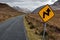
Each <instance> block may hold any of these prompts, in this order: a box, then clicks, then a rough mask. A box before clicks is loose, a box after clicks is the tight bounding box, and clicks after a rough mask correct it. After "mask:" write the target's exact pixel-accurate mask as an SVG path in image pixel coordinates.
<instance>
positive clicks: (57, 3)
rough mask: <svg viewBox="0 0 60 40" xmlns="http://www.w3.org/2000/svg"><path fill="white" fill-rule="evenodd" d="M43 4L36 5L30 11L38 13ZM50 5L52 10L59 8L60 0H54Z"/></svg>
mask: <svg viewBox="0 0 60 40" xmlns="http://www.w3.org/2000/svg"><path fill="white" fill-rule="evenodd" d="M44 6H45V5H44ZM44 6H41V7H38V8H37V9H35V10H34V11H33V12H32V13H38V12H39V11H40V9H41V8H43V7H44ZM50 6H51V8H52V9H53V10H60V0H58V1H56V2H55V3H54V4H52V5H50Z"/></svg>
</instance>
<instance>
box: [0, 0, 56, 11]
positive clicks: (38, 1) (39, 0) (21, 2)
mask: <svg viewBox="0 0 60 40" xmlns="http://www.w3.org/2000/svg"><path fill="white" fill-rule="evenodd" d="M56 1H57V0H0V2H2V3H7V4H9V5H10V6H18V7H20V8H28V9H29V10H32V11H33V10H34V9H36V8H38V7H40V6H42V5H46V4H53V3H54V2H56Z"/></svg>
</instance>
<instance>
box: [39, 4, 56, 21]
mask: <svg viewBox="0 0 60 40" xmlns="http://www.w3.org/2000/svg"><path fill="white" fill-rule="evenodd" d="M46 6H49V8H50V9H51V10H52V8H51V7H50V5H48V4H47V5H45V6H44V7H46ZM44 7H42V8H41V9H40V11H41V10H42V9H43V8H44ZM52 11H53V10H52ZM53 13H54V11H53ZM38 14H39V12H38ZM39 16H40V14H39ZM54 16H55V14H54ZM40 18H41V16H40ZM52 18H53V16H52ZM52 18H50V19H52ZM41 19H42V18H41ZM50 19H49V20H50ZM42 20H43V19H42ZM49 20H48V21H49ZM48 21H46V22H48ZM43 22H45V21H44V20H43Z"/></svg>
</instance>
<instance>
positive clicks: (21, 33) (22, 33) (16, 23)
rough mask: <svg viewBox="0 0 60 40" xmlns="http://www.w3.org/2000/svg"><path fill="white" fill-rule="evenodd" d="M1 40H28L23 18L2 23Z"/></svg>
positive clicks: (0, 25)
mask: <svg viewBox="0 0 60 40" xmlns="http://www.w3.org/2000/svg"><path fill="white" fill-rule="evenodd" d="M0 40H27V36H26V30H25V27H24V23H23V16H18V17H15V18H11V19H8V20H7V21H5V22H3V23H0Z"/></svg>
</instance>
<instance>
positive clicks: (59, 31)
mask: <svg viewBox="0 0 60 40" xmlns="http://www.w3.org/2000/svg"><path fill="white" fill-rule="evenodd" d="M59 3H60V1H59V0H58V1H57V2H55V3H54V4H53V5H51V7H52V8H53V11H54V13H55V16H54V17H53V18H52V19H51V20H49V21H48V22H47V27H46V34H45V37H46V40H60V9H58V8H60V5H59ZM53 6H54V7H55V9H54V7H53ZM42 7H43V6H42ZM42 7H39V8H37V9H35V10H34V11H33V12H32V13H31V14H29V15H27V16H26V17H25V19H26V21H27V25H30V26H29V27H28V28H29V29H30V30H32V31H31V32H30V33H32V32H34V33H32V34H30V35H31V36H30V37H32V35H33V34H35V35H38V36H40V37H41V36H43V28H44V27H43V24H44V22H43V21H42V19H41V18H40V16H39V15H38V12H39V11H40V9H41V8H42ZM38 36H37V37H35V38H38ZM33 37H34V36H33ZM31 39H32V38H31ZM41 39H42V38H38V39H37V40H41ZM35 40H36V39H35Z"/></svg>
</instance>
